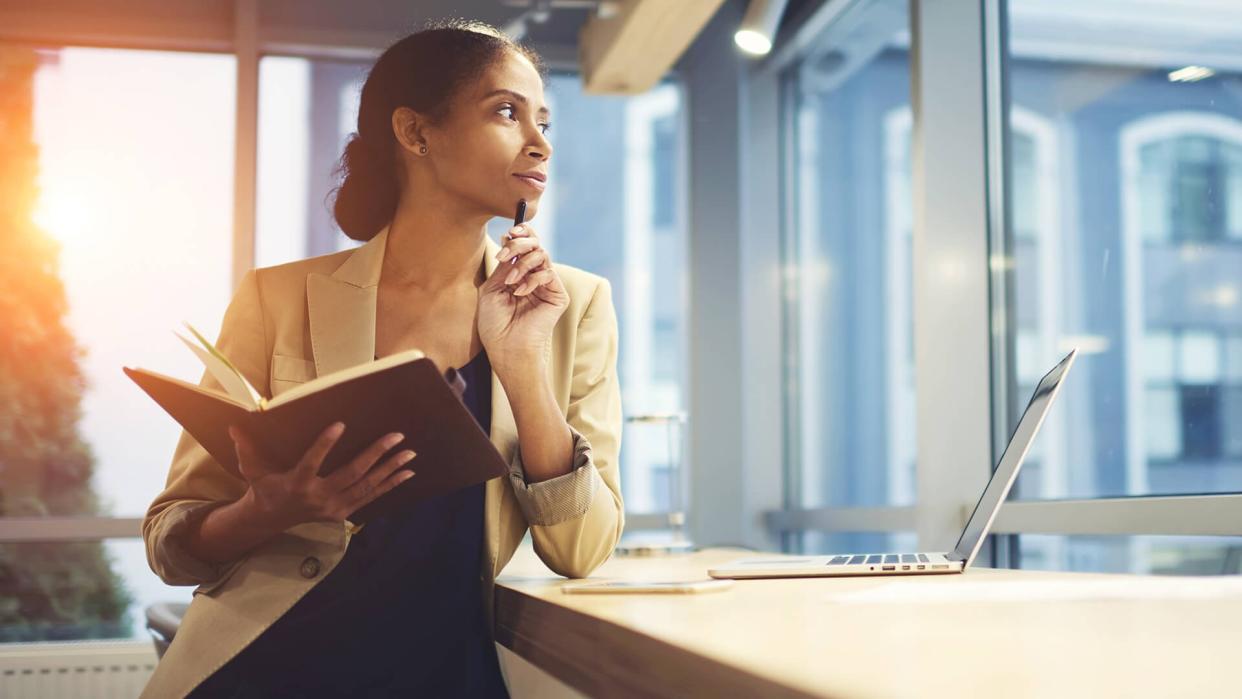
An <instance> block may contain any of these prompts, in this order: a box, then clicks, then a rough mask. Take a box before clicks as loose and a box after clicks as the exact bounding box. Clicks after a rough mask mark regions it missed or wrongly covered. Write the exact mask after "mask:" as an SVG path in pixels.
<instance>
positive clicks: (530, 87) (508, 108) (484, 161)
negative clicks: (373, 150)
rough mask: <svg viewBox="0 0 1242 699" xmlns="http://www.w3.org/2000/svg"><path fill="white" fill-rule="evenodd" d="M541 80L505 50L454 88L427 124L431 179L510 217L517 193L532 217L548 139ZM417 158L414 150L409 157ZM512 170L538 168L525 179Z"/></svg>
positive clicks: (548, 152)
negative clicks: (445, 107)
mask: <svg viewBox="0 0 1242 699" xmlns="http://www.w3.org/2000/svg"><path fill="white" fill-rule="evenodd" d="M550 116H551V115H550V114H549V113H548V110H547V105H546V104H545V103H544V101H543V80H542V79H541V78H540V77H539V73H538V72H537V71H536V70H535V67H534V66H533V65H531V63H530V61H528V60H527V59H526V58H525V57H523V56H521V55H519V54H516V53H513V52H509V53H508V54H507V55H506V56H505V58H503V59H502V60H500V61H499V62H497V63H496V64H495V65H493V66H492V67H491V68H490V69H488V70H487V71H486V72H485V73H484V74H483V76H482V77H481V78H480V79H479V80H478V81H477V82H476V83H475V85H473V86H472V87H471V88H468V89H466V90H464V91H462V92H461V93H459V94H458V96H457V98H456V101H455V103H454V104H453V108H452V110H451V111H450V114H449V117H448V118H447V119H446V120H445V123H444V124H442V125H441V126H440V127H433V128H430V129H428V130H427V132H426V139H427V144H428V149H429V152H428V153H427V155H426V156H421V157H422V158H423V160H424V161H425V162H427V163H428V164H430V165H431V168H432V171H433V173H434V175H435V177H436V179H437V180H438V181H439V184H440V185H441V186H442V187H444V188H445V189H446V190H448V191H449V192H450V193H452V194H454V195H456V196H457V197H460V198H461V199H463V200H465V201H467V202H469V203H471V204H474V205H477V206H478V207H479V208H480V209H482V210H483V211H485V212H486V213H487V214H489V215H491V216H504V217H509V218H512V217H513V214H514V211H515V210H516V208H517V203H518V200H519V199H525V200H526V219H527V220H530V219H533V218H534V217H535V213H536V212H537V211H538V209H539V199H540V197H541V196H542V194H543V189H542V186H541V185H544V184H546V178H547V175H548V159H549V158H550V157H551V156H552V144H551V143H549V142H548V139H547V136H546V132H547V129H548V126H549V124H550V121H549V117H550ZM416 157H417V156H416ZM518 173H538V174H541V175H543V176H544V178H545V181H544V182H532V181H531V179H530V178H526V177H519V176H518Z"/></svg>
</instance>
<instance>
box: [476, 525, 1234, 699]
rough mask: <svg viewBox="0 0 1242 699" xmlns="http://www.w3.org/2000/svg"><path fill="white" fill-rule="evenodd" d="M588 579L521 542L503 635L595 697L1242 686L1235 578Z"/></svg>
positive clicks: (1060, 692)
mask: <svg viewBox="0 0 1242 699" xmlns="http://www.w3.org/2000/svg"><path fill="white" fill-rule="evenodd" d="M753 555H756V554H755V553H754V552H750V551H741V550H736V549H709V550H704V551H700V552H696V553H692V554H686V555H680V556H668V557H653V558H616V557H614V558H613V559H612V560H610V561H608V562H607V563H605V564H604V565H603V566H601V567H600V569H599V570H598V571H596V573H595V574H594V575H592V576H591V578H592V579H627V580H697V579H703V578H706V577H707V574H706V571H707V568H708V567H710V566H713V565H716V564H718V563H723V562H726V561H729V560H732V559H734V558H737V557H742V556H753ZM574 582H576V581H571V580H566V579H565V578H561V577H559V576H556V575H555V574H553V573H552V572H551V571H549V570H548V569H547V568H545V567H544V566H543V564H542V562H540V561H539V559H538V558H537V557H536V555H535V553H534V551H533V549H531V548H530V547H529V545H526V546H523V547H521V548H519V549H518V552H517V554H516V555H515V556H514V560H513V561H512V562H511V563H510V564H509V565H508V566H507V567H506V568H505V570H504V572H503V573H502V575H501V577H500V579H499V580H498V581H497V588H496V627H497V628H496V634H497V640H498V641H499V642H500V643H502V644H503V645H505V646H506V647H508V648H509V649H510V650H512V651H514V652H515V653H517V654H518V655H521V656H522V657H524V658H525V659H526V660H528V661H530V662H532V663H534V664H535V665H537V666H539V667H540V668H542V669H543V670H544V671H546V672H548V673H550V674H551V675H553V676H555V677H557V678H558V679H560V680H561V681H563V682H565V683H566V684H569V685H570V686H572V687H574V688H575V689H578V690H579V691H581V692H583V693H585V694H587V695H589V696H601V697H604V696H635V695H649V696H670V697H671V696H678V697H682V696H765V697H938V696H946V697H947V696H966V697H975V696H988V697H991V696H1004V697H1057V698H1062V697H1074V696H1082V697H1093V698H1094V697H1104V696H1116V697H1121V696H1125V697H1170V696H1197V695H1198V696H1207V695H1209V693H1211V694H1214V695H1217V696H1239V695H1242V683H1240V682H1239V680H1238V679H1237V678H1238V674H1237V668H1238V667H1239V665H1240V664H1242V577H1237V576H1235V577H1229V578H1185V577H1178V578H1169V577H1152V576H1129V575H1094V574H1081V573H1047V572H1036V571H1015V570H992V569H986V568H972V569H971V570H969V571H967V572H966V573H965V574H963V575H938V576H921V577H908V578H892V577H887V578H800V579H783V580H738V581H736V582H735V583H734V585H733V587H732V588H731V589H729V590H725V591H723V592H712V593H703V594H663V595H657V594H646V595H567V594H564V593H562V592H561V591H560V588H561V586H563V585H566V584H574ZM579 582H580V581H579Z"/></svg>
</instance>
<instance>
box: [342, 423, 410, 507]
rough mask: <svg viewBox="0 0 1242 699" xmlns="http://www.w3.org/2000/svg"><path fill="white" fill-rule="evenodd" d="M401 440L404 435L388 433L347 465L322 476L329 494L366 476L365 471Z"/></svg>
mask: <svg viewBox="0 0 1242 699" xmlns="http://www.w3.org/2000/svg"><path fill="white" fill-rule="evenodd" d="M403 439H405V435H404V434H401V433H400V432H389V433H388V434H386V435H384V436H383V437H380V438H379V439H377V440H375V441H374V442H371V444H370V445H369V446H367V448H366V449H363V450H362V451H360V452H358V454H357V455H356V456H354V458H353V459H351V460H350V461H349V463H347V464H345V465H344V466H341V467H340V468H338V469H337V470H336V471H333V472H332V473H330V474H328V475H327V476H324V480H325V481H326V482H327V483H326V485H327V486H328V488H329V490H330V492H333V493H336V492H339V491H342V490H345V489H346V488H348V487H349V486H350V485H352V484H354V483H355V482H357V481H358V480H359V479H361V478H362V477H363V475H365V474H366V472H367V470H368V469H370V468H371V466H372V465H373V464H374V463H375V462H376V461H379V458H380V457H381V456H383V455H384V452H387V451H388V450H389V449H392V448H393V447H395V446H397V445H398V444H400V443H401V441H402V440H403Z"/></svg>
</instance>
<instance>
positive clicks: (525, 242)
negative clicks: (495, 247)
mask: <svg viewBox="0 0 1242 699" xmlns="http://www.w3.org/2000/svg"><path fill="white" fill-rule="evenodd" d="M539 245H540V242H539V238H537V237H536V236H533V235H530V234H525V235H524V236H523V237H520V238H512V239H510V240H508V241H507V242H506V243H505V244H504V246H503V247H502V248H500V252H498V253H496V259H498V260H500V262H501V264H508V263H509V261H510V260H512V259H513V258H514V257H518V256H521V255H525V254H526V253H528V252H530V251H531V250H538V249H539Z"/></svg>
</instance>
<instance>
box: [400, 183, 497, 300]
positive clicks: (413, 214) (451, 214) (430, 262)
mask: <svg viewBox="0 0 1242 699" xmlns="http://www.w3.org/2000/svg"><path fill="white" fill-rule="evenodd" d="M491 218H492V217H491V216H489V215H486V214H480V213H478V210H477V209H475V210H473V211H463V210H462V208H461V206H460V202H450V201H448V200H447V198H446V197H427V196H417V197H411V196H404V197H402V198H401V202H400V203H399V204H398V205H397V211H396V213H395V214H394V215H393V220H392V223H391V224H390V225H389V227H388V240H387V241H386V246H387V247H386V249H385V251H384V266H383V269H382V270H381V272H380V278H381V279H382V280H383V281H384V284H385V285H390V286H397V287H402V288H404V289H408V290H410V291H419V292H428V293H436V292H439V291H442V290H445V289H449V288H453V287H457V286H459V285H462V284H471V285H474V286H478V285H479V284H480V283H481V282H482V281H483V279H482V277H483V255H484V254H485V252H484V251H485V250H486V249H487V242H486V237H487V222H488V220H490V219H491Z"/></svg>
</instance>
